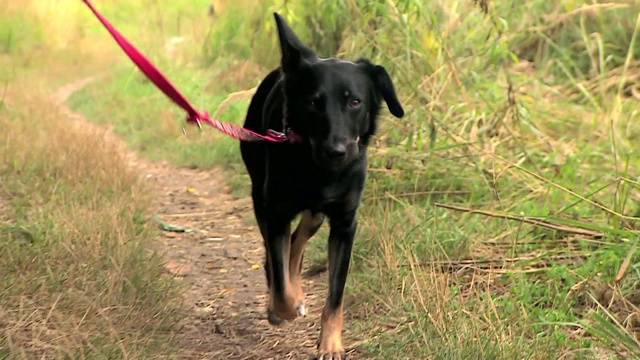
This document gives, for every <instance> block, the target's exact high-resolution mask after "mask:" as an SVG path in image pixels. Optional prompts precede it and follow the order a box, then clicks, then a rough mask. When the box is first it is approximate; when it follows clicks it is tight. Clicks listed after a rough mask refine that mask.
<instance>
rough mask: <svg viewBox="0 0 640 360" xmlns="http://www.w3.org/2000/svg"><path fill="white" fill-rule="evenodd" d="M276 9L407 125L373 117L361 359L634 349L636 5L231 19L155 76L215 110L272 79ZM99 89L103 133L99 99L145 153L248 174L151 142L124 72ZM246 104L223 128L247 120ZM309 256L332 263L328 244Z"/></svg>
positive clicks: (639, 130) (581, 354)
mask: <svg viewBox="0 0 640 360" xmlns="http://www.w3.org/2000/svg"><path fill="white" fill-rule="evenodd" d="M271 11H279V12H280V13H282V14H283V15H284V16H285V17H286V18H287V19H288V20H289V22H290V23H291V25H292V27H293V28H294V29H295V30H296V31H297V32H298V34H299V35H300V37H301V38H302V39H303V41H304V42H305V43H307V44H309V45H310V47H312V48H313V49H315V50H317V52H318V54H319V55H320V56H325V57H326V56H340V57H344V58H352V59H353V58H357V57H360V56H365V57H369V58H371V59H372V60H373V61H374V62H377V63H380V64H382V65H384V66H385V67H387V69H388V70H389V72H390V73H391V74H392V77H393V79H394V80H395V83H396V88H397V89H398V92H399V95H400V98H401V99H403V104H404V106H405V107H406V110H407V116H406V117H405V118H404V119H402V120H397V119H393V118H392V117H389V116H384V117H383V118H382V119H381V125H382V128H381V131H380V133H379V134H378V136H377V137H376V141H375V144H374V145H373V148H372V149H371V152H370V154H371V165H370V171H369V174H370V179H369V182H368V187H367V191H366V194H365V199H364V203H363V206H362V210H361V221H360V223H361V224H362V226H361V229H360V231H359V234H358V241H357V245H356V248H355V253H354V258H355V261H354V266H353V271H352V278H351V280H350V283H349V290H348V293H349V294H350V295H349V296H350V297H352V298H353V299H352V300H354V302H353V303H355V304H357V305H353V306H351V307H350V308H349V309H348V311H347V313H348V314H350V316H351V317H352V318H351V319H350V320H349V324H350V325H349V326H350V327H352V328H355V329H356V330H358V331H357V332H356V333H357V334H361V336H359V338H358V341H359V342H358V343H359V344H361V345H362V346H363V347H365V348H366V349H367V350H368V351H369V352H370V353H371V354H373V355H372V356H374V357H377V358H389V357H391V356H397V354H399V353H401V354H406V357H407V358H411V359H417V358H430V359H431V358H433V359H436V358H437V359H439V358H442V359H445V358H446V359H451V358H459V359H468V358H479V359H485V358H496V359H514V358H519V359H520V358H530V359H558V358H615V357H624V356H625V355H624V354H626V353H628V352H630V353H634V352H637V351H638V348H637V340H636V338H637V330H638V323H637V320H636V319H637V316H638V311H637V308H636V307H635V305H634V304H635V303H637V301H635V300H634V299H636V296H637V294H638V292H637V291H638V290H637V283H638V280H639V278H640V277H639V273H638V270H637V263H638V257H637V255H636V253H635V252H634V251H633V249H634V246H633V244H634V242H635V241H636V240H637V238H638V229H637V216H638V215H639V214H640V212H639V211H640V207H639V206H638V203H639V202H638V200H639V199H640V193H639V192H638V186H639V183H638V179H639V178H640V177H639V175H640V173H639V172H638V169H639V168H640V166H639V165H640V158H639V157H638V145H637V144H638V142H637V139H638V136H639V134H640V126H638V121H637V120H638V106H637V101H638V97H639V95H638V94H639V90H638V81H639V79H640V65H639V63H638V60H637V56H638V46H637V45H636V44H637V33H638V30H639V27H638V19H639V12H640V3H638V2H636V1H634V2H623V1H614V2H607V3H595V2H594V3H584V2H577V1H572V0H563V1H557V2H549V1H542V0H536V1H529V2H524V3H518V2H506V1H501V2H488V1H471V0H454V1H439V0H433V1H428V2H424V1H409V0H397V1H361V0H344V1H335V2H323V1H316V0H305V1H299V2H295V3H294V2H287V1H262V2H259V3H258V4H255V5H254V6H247V5H246V4H245V3H244V2H242V1H240V2H228V3H226V5H225V7H224V10H223V11H222V12H220V13H219V14H218V15H217V16H216V18H215V19H213V20H212V25H211V28H210V31H209V32H208V33H206V34H203V37H202V39H203V43H204V49H203V53H204V55H203V58H199V59H195V60H196V61H194V62H190V64H200V65H204V66H205V67H203V68H198V67H186V66H184V65H183V64H184V63H178V65H172V61H166V60H163V59H162V57H161V56H159V58H160V61H161V62H162V65H163V66H164V68H165V69H168V71H169V72H170V75H172V76H176V77H177V78H178V79H179V80H180V81H179V83H180V84H184V85H183V86H185V87H186V88H187V89H188V90H187V94H188V96H189V97H194V98H195V99H196V102H198V103H206V100H207V98H211V99H213V100H212V101H211V102H210V104H212V105H210V106H212V110H214V109H215V104H218V103H219V100H221V98H222V97H223V96H224V95H225V94H226V93H228V92H230V91H238V90H246V89H248V88H251V87H253V86H254V85H255V84H256V83H257V81H259V79H260V76H262V75H264V74H266V71H267V69H270V68H272V67H273V66H277V61H278V56H279V52H278V48H277V42H276V41H277V38H276V34H275V31H274V25H273V21H272V16H271ZM199 23H203V21H199ZM186 31H187V30H185V29H182V30H181V32H182V33H184V32H186ZM205 35H206V36H205ZM144 36H148V35H143V37H142V38H144ZM188 51H189V52H190V53H191V52H192V51H193V49H189V50H188ZM234 74H235V75H234ZM134 80H135V81H134ZM108 84H109V86H104V84H102V86H99V87H97V86H96V87H93V88H91V89H88V90H87V91H86V92H84V93H83V94H79V95H78V96H77V97H76V98H75V99H74V100H73V103H74V104H75V105H76V106H77V107H78V108H82V109H83V111H85V112H87V113H89V114H91V115H92V117H93V115H95V116H97V117H98V119H99V120H100V118H99V117H100V112H98V111H95V109H92V108H89V106H86V105H83V103H84V104H86V102H87V101H89V100H88V99H90V101H91V102H92V103H94V104H96V103H97V104H99V105H97V108H100V107H101V106H102V107H103V109H104V108H108V107H109V106H110V107H113V106H114V104H115V105H118V107H119V108H123V109H124V108H126V110H123V111H122V112H119V113H117V114H113V116H111V117H110V118H104V119H102V120H101V121H104V122H107V121H110V122H114V123H115V124H116V127H119V128H120V129H121V130H120V131H121V133H122V134H126V136H127V137H128V138H129V139H130V140H131V142H132V143H133V144H134V145H137V146H138V147H139V148H142V149H145V151H147V152H149V154H150V155H151V156H154V155H153V154H156V155H155V156H161V157H164V156H170V155H167V154H166V150H163V149H166V148H171V149H178V148H182V149H183V150H181V152H183V153H185V154H187V153H188V154H189V156H170V158H172V159H173V161H176V162H179V163H190V164H195V165H198V166H211V165H212V163H214V162H218V163H225V164H235V163H236V162H237V161H239V160H238V157H237V150H236V146H237V144H235V143H233V142H220V141H219V138H217V137H216V135H210V134H209V133H208V132H206V131H205V133H203V134H202V135H201V136H199V137H198V138H197V140H195V141H194V140H193V138H191V139H190V140H184V138H183V139H179V138H178V136H177V135H172V134H178V130H179V129H177V128H175V127H179V125H177V124H176V125H166V126H168V128H167V129H169V131H168V132H156V131H155V130H150V128H151V122H152V121H151V120H149V119H148V118H147V119H145V118H144V117H141V116H138V114H140V113H142V112H144V111H150V113H147V114H148V115H149V117H151V118H152V119H156V118H158V117H161V118H162V119H163V120H162V122H161V123H166V124H174V123H171V121H173V120H172V119H175V120H176V122H177V121H178V117H177V113H172V112H170V111H168V110H166V108H164V107H163V106H167V104H168V103H167V102H166V101H165V100H164V99H163V98H162V97H161V95H159V94H158V95H154V94H157V93H156V92H155V91H156V90H154V89H153V88H152V87H151V86H150V85H149V84H145V83H144V82H142V81H139V79H137V78H136V77H135V76H132V75H131V73H130V72H128V71H127V70H123V71H120V72H119V73H118V74H116V75H115V76H114V77H113V78H111V79H110V80H109V81H108ZM203 84H206V85H203ZM107 95H110V97H109V96H107ZM133 95H135V96H133ZM134 102H135V103H136V104H140V103H141V102H143V105H144V106H142V108H143V110H140V109H139V108H138V109H135V107H131V106H125V105H131V104H133V103H134ZM100 104H102V105H100ZM244 107H246V102H239V103H237V104H236V107H235V108H234V109H233V111H232V112H230V113H228V114H227V115H226V116H228V117H227V118H226V119H227V120H231V121H234V119H235V121H237V122H238V123H241V121H242V116H241V114H242V111H243V109H244ZM103 116H104V115H103ZM163 126H164V125H163ZM149 134H153V136H152V137H149ZM154 138H161V139H164V140H166V141H162V142H159V141H155V142H154V141H153V139H154ZM159 144H161V146H160V145H159ZM176 144H177V145H176ZM174 146H175V147H174ZM207 146H210V147H211V148H213V149H215V154H214V155H212V156H210V157H207V155H208V154H209V153H207V152H203V149H205V148H206V147H207ZM193 150H196V151H193ZM174 153H175V152H174ZM162 154H164V155H162ZM236 165H237V164H236ZM236 168H238V167H237V166H236ZM233 173H234V174H238V172H235V171H234V172H233ZM240 174H241V175H236V176H235V178H236V179H240V180H239V181H237V183H238V184H246V182H247V180H246V177H245V176H244V174H243V173H242V172H240ZM452 209H456V210H452ZM532 223H533V224H535V225H532ZM586 233H590V234H591V235H585V234H586ZM324 235H326V234H324ZM321 236H322V235H320V236H319V237H321ZM311 246H312V247H313V256H311V257H310V258H315V259H318V258H321V257H322V256H323V254H324V242H323V241H317V242H314V243H313V244H312V245H311ZM605 310H606V311H605ZM362 334H365V335H362ZM620 334H624V336H622V335H620Z"/></svg>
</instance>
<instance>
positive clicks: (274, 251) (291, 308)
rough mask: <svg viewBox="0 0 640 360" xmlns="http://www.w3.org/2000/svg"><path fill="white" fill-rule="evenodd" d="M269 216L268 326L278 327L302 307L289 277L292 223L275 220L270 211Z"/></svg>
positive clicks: (275, 214)
mask: <svg viewBox="0 0 640 360" xmlns="http://www.w3.org/2000/svg"><path fill="white" fill-rule="evenodd" d="M269 213H270V214H274V215H272V216H268V220H267V241H266V245H267V249H266V252H267V267H268V271H269V272H270V279H271V284H270V286H269V308H268V309H267V312H268V316H269V322H270V323H271V324H273V325H279V324H281V323H282V322H283V321H284V320H293V319H295V318H296V317H297V316H298V315H301V314H299V313H300V312H301V311H303V312H304V311H305V309H304V304H303V303H300V304H297V303H296V302H300V300H298V299H297V298H296V296H295V293H294V291H293V288H292V286H291V282H290V277H289V254H290V248H291V240H290V239H291V219H288V220H287V219H284V218H281V217H279V216H277V214H278V212H276V211H270V212H269Z"/></svg>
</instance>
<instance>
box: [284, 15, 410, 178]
mask: <svg viewBox="0 0 640 360" xmlns="http://www.w3.org/2000/svg"><path fill="white" fill-rule="evenodd" d="M274 16H275V19H276V23H277V26H278V36H279V38H280V47H281V51H282V63H281V67H280V68H281V71H282V73H283V75H284V96H285V99H286V107H287V108H286V110H287V121H288V124H289V126H290V127H291V128H292V130H293V131H294V132H295V133H297V134H298V135H300V136H302V137H303V138H304V139H308V140H309V142H310V143H311V148H312V151H313V157H314V159H315V160H316V162H317V163H318V164H319V165H320V166H323V167H325V168H333V169H336V168H342V167H344V166H346V165H347V164H349V163H350V162H352V161H353V160H355V159H356V158H358V157H359V153H360V149H361V148H363V147H365V146H367V145H368V142H369V139H370V137H371V135H373V134H374V132H375V131H376V123H377V117H378V113H379V112H380V108H381V105H382V101H383V100H384V101H385V102H386V103H387V107H388V108H389V111H390V112H391V114H393V115H394V116H396V117H398V118H401V117H402V116H403V115H404V110H403V109H402V105H400V102H399V101H398V98H397V96H396V92H395V89H394V86H393V81H392V80H391V77H390V76H389V74H388V73H387V71H386V70H385V68H384V67H382V66H380V65H374V64H372V63H370V62H369V61H367V60H364V59H361V60H358V61H356V62H350V61H342V60H337V59H320V58H318V56H317V55H316V54H315V53H314V52H313V51H312V50H310V49H309V48H307V47H306V46H304V45H303V44H302V42H301V41H300V39H298V37H297V36H296V34H295V33H294V32H293V30H291V28H290V27H289V25H287V23H286V22H285V21H284V19H283V18H282V17H280V16H279V15H278V14H274Z"/></svg>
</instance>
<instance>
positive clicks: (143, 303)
mask: <svg viewBox="0 0 640 360" xmlns="http://www.w3.org/2000/svg"><path fill="white" fill-rule="evenodd" d="M23 5H24V6H23ZM49 5H51V6H53V5H55V6H57V7H56V8H55V10H54V8H52V7H48V6H49ZM78 5H81V4H77V5H73V4H49V3H47V2H44V1H32V2H28V3H27V4H21V7H17V6H16V5H15V2H10V1H0V13H1V14H2V15H0V18H2V22H0V23H1V25H0V36H1V40H0V41H5V42H4V43H3V44H4V45H5V46H4V47H2V48H0V68H1V69H2V71H1V72H0V76H1V80H2V88H3V92H2V95H1V96H0V279H2V280H1V281H0V358H2V359H36V358H56V359H145V358H157V357H159V356H171V355H175V347H174V346H173V345H174V344H173V341H172V332H173V330H174V328H175V325H176V323H177V322H178V321H179V320H180V314H179V312H178V310H179V309H180V291H179V290H180V288H179V286H177V284H175V283H174V282H173V281H172V280H171V279H170V278H167V277H166V276H165V275H164V267H163V263H162V259H160V257H159V256H158V255H157V254H154V253H151V252H149V240H151V239H153V237H154V236H156V230H155V228H154V227H152V225H151V222H149V221H148V218H149V216H150V215H151V214H150V211H149V209H150V206H151V200H152V197H151V195H152V194H151V193H150V191H149V190H150V189H149V188H148V187H147V185H146V184H145V183H144V182H143V181H142V180H140V177H139V174H137V173H135V172H134V171H132V170H131V169H130V168H129V167H128V166H127V160H126V159H125V158H124V157H123V156H120V155H118V154H120V152H119V151H118V148H117V146H118V145H117V144H116V143H114V142H112V141H108V140H106V139H105V138H104V135H103V134H102V133H100V132H99V131H96V132H88V131H87V130H86V129H85V128H83V127H80V126H79V125H78V124H77V123H74V122H73V121H72V120H70V119H68V116H67V115H66V114H65V113H63V112H62V111H61V110H59V109H58V105H57V104H55V103H54V101H53V99H52V98H51V96H52V94H53V92H54V90H55V89H57V87H58V86H60V85H61V84H62V83H66V82H68V81H71V80H75V79H77V77H78V76H83V75H85V74H92V73H95V72H96V70H98V69H99V68H102V67H103V66H108V65H110V64H112V63H113V62H112V61H111V60H109V59H108V58H106V57H105V55H106V54H110V52H109V51H108V50H106V51H101V52H97V51H96V52H93V51H94V50H96V48H97V46H96V45H95V44H92V43H91V41H88V39H86V38H83V36H82V31H80V30H81V29H84V23H83V21H81V20H78V19H79V18H74V14H76V15H77V11H79V10H80V9H81V8H80V6H78ZM47 18H48V19H49V21H48V22H47V21H45V20H46V19H47ZM5 20H7V21H5ZM45 23H47V26H46V27H45V26H43V25H42V24H45ZM23 30H26V31H23ZM16 36H17V37H16ZM65 43H78V44H81V46H79V47H78V48H75V47H72V48H69V47H65V46H64V44H65ZM73 59H78V60H73ZM81 60H82V61H86V63H83V62H82V61H81Z"/></svg>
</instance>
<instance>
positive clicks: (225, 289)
mask: <svg viewBox="0 0 640 360" xmlns="http://www.w3.org/2000/svg"><path fill="white" fill-rule="evenodd" d="M93 80H95V78H87V79H82V80H79V81H77V82H75V83H72V84H69V85H67V86H64V87H63V88H61V89H60V90H59V91H58V92H57V93H56V94H55V97H54V99H55V101H56V102H57V103H58V104H59V106H60V107H61V108H62V109H63V111H65V112H66V113H67V114H68V115H69V116H70V117H71V118H73V119H74V120H78V121H81V122H82V123H83V124H84V125H86V126H87V129H90V130H95V129H98V130H99V131H103V132H104V134H105V137H107V138H109V139H111V140H113V141H115V142H116V143H117V144H119V146H120V149H121V150H122V151H123V152H126V154H127V159H129V162H130V164H131V166H133V167H135V168H136V169H139V171H140V173H141V175H142V176H145V177H146V178H147V179H148V180H149V181H152V182H153V183H154V184H155V189H156V194H157V197H156V201H155V207H156V214H157V215H158V216H159V217H160V218H161V219H162V220H163V221H165V222H166V223H169V224H171V225H177V226H180V227H184V228H188V229H196V230H198V231H194V232H163V233H162V235H161V236H160V237H159V238H158V239H157V241H156V243H155V244H154V245H155V248H156V250H158V251H159V252H160V253H162V254H165V258H166V261H167V266H166V267H167V271H168V272H170V273H172V274H174V275H175V276H176V277H178V278H180V279H182V281H184V282H185V283H186V284H187V285H188V286H187V291H186V293H185V294H184V297H185V301H184V304H185V319H184V321H183V323H182V327H181V329H180V330H179V333H178V334H177V336H178V338H179V342H180V343H181V344H183V350H182V351H181V355H180V357H179V358H180V359H238V360H239V359H308V358H313V357H314V356H315V352H316V350H315V342H316V338H317V335H318V331H319V322H320V312H321V310H322V305H323V304H324V297H325V294H326V279H325V277H326V276H325V274H317V273H316V274H310V273H307V276H306V277H305V280H304V282H305V283H304V288H305V291H306V294H307V297H306V303H307V305H308V306H309V314H308V315H307V316H306V317H305V318H300V319H297V320H295V321H294V322H291V323H286V324H284V325H283V326H280V327H273V326H271V325H269V323H268V322H267V320H266V316H265V309H266V307H265V303H266V297H267V289H266V284H265V280H264V272H263V269H262V261H263V260H262V259H263V251H264V250H263V245H262V239H261V238H260V235H259V231H258V230H257V229H256V227H255V226H253V225H251V224H253V223H254V221H253V215H252V209H251V201H250V199H248V198H246V199H240V200H236V199H234V198H233V197H232V196H231V195H230V192H229V190H228V188H227V187H226V185H225V181H224V173H223V171H222V170H220V169H216V170H212V171H202V170H194V169H187V168H183V167H176V166H173V165H170V164H167V163H164V162H162V163H152V162H150V161H147V160H146V159H143V158H139V157H137V155H136V154H135V153H133V152H131V151H130V150H127V148H126V145H125V144H124V142H123V141H122V140H120V139H119V138H117V136H115V135H114V134H113V132H112V131H111V129H108V128H107V127H102V126H99V125H96V124H94V123H91V122H89V121H87V119H85V118H84V117H83V116H82V115H80V114H77V113H74V112H73V111H72V110H71V109H70V108H68V107H67V106H66V105H65V101H66V99H67V98H68V97H69V96H70V95H71V94H72V93H73V92H75V91H78V90H80V89H81V88H82V87H83V86H85V85H87V84H88V83H90V82H91V81H93ZM317 241H324V239H318V240H317ZM305 268H309V265H308V264H305ZM347 314H348V313H347ZM345 320H346V323H347V326H348V320H349V319H348V316H347V318H346V319H345ZM353 340H354V339H353V337H352V336H349V333H345V342H346V344H347V345H353ZM349 353H350V354H349V355H350V359H363V358H365V357H364V356H362V355H361V354H358V353H357V352H356V351H354V350H351V351H349Z"/></svg>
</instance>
